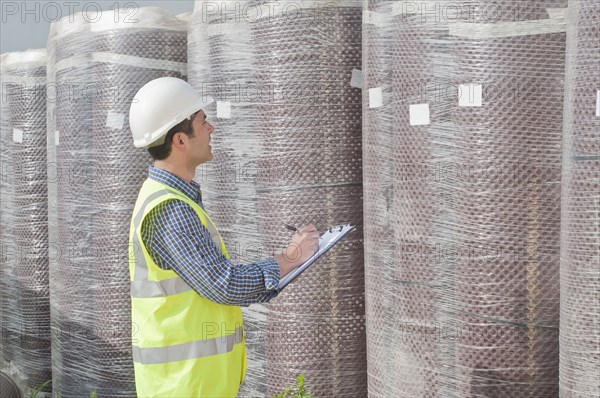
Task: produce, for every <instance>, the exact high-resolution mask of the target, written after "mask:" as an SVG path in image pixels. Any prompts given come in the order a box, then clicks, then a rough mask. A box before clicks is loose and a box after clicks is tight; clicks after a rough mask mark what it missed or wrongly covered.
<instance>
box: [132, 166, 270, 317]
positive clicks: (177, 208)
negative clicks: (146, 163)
mask: <svg viewBox="0 0 600 398" xmlns="http://www.w3.org/2000/svg"><path fill="white" fill-rule="evenodd" d="M148 177H149V178H150V179H152V180H154V181H157V182H160V183H162V184H165V185H168V186H169V187H171V188H174V189H176V190H178V191H180V192H181V193H183V194H184V195H186V196H188V197H190V198H191V199H192V200H193V201H194V202H196V203H198V204H199V205H200V206H202V208H204V206H203V205H202V196H201V194H200V185H199V184H198V183H196V182H195V181H191V182H190V183H187V182H186V181H184V180H182V179H181V178H179V177H177V176H175V175H173V174H171V173H169V172H168V171H165V170H161V169H157V168H155V167H153V166H150V168H149V171H148ZM142 240H143V242H144V245H145V246H146V248H147V249H148V252H149V253H150V256H152V259H153V260H154V262H155V263H156V264H157V265H158V266H160V267H161V268H162V269H171V270H173V271H175V272H176V273H177V274H178V275H179V276H180V277H181V278H182V279H183V280H184V281H185V282H187V283H188V284H189V285H190V287H192V288H193V289H194V290H195V291H196V292H197V293H198V294H199V295H200V296H202V297H206V298H208V299H209V300H212V301H214V302H216V303H219V304H226V305H237V306H248V305H250V304H252V303H263V302H267V301H269V300H271V299H273V298H274V297H276V296H277V294H278V293H279V290H278V285H279V265H278V264H277V262H276V261H275V259H273V258H271V259H268V260H264V261H258V262H256V263H253V264H249V265H235V264H233V263H231V262H230V261H229V260H228V259H226V258H225V256H223V254H222V253H221V249H220V248H219V247H217V245H216V244H215V243H214V241H213V240H212V238H211V237H210V234H209V232H208V230H207V229H206V228H205V227H204V225H202V223H201V222H200V219H199V218H198V215H197V214H196V212H195V211H194V209H192V207H191V206H190V205H188V204H187V203H185V202H183V201H181V200H168V201H166V202H163V203H161V204H159V205H158V206H156V207H155V208H154V209H152V210H151V211H150V213H149V214H148V215H147V216H146V218H145V219H144V222H143V224H142Z"/></svg>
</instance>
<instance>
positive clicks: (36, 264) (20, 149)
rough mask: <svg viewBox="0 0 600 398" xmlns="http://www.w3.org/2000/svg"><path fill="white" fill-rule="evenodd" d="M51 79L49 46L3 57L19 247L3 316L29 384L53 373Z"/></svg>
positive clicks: (11, 357) (9, 208) (6, 205)
mask: <svg viewBox="0 0 600 398" xmlns="http://www.w3.org/2000/svg"><path fill="white" fill-rule="evenodd" d="M45 83H46V50H29V51H26V52H22V53H10V54H8V55H6V56H5V58H4V59H3V65H2V84H3V85H4V90H5V92H4V93H3V94H5V97H3V99H2V100H3V101H6V103H7V106H8V108H9V109H8V111H9V114H8V115H4V114H3V115H2V116H3V117H5V116H7V117H8V120H7V121H6V122H7V123H8V126H7V127H8V131H6V132H5V134H7V135H8V137H6V136H5V137H4V138H9V137H10V138H12V140H11V141H12V142H10V141H9V140H8V139H6V141H5V142H3V144H6V145H7V146H8V148H7V149H8V151H9V152H10V153H9V156H7V157H6V158H5V159H3V160H4V161H5V162H6V163H3V166H6V167H7V169H6V173H7V174H11V179H12V184H11V187H10V188H9V190H8V191H7V192H6V193H8V194H9V197H8V200H7V201H6V202H4V201H3V212H5V213H6V212H9V213H10V218H9V219H7V220H6V221H7V222H9V220H10V222H11V227H9V230H10V233H12V234H14V235H12V236H11V237H10V238H9V239H10V240H11V242H10V244H9V245H7V247H9V246H12V247H10V250H9V251H10V254H9V252H6V254H7V255H9V256H10V257H11V258H10V259H9V260H8V261H9V262H10V264H6V268H4V267H3V268H4V269H3V270H2V273H3V278H2V279H3V282H4V283H5V284H6V286H4V288H5V289H6V290H5V289H3V295H5V298H7V300H6V301H5V300H2V301H3V304H4V305H6V306H5V307H4V308H3V310H2V314H3V315H2V316H3V318H4V320H3V325H5V326H6V328H5V331H6V333H8V336H7V338H8V339H9V343H8V345H3V352H5V355H6V357H5V358H4V360H5V365H6V366H8V368H6V367H5V368H3V369H2V370H4V371H8V372H11V371H12V372H15V374H14V377H15V380H17V381H19V382H21V383H22V384H23V388H24V389H25V390H26V391H27V389H32V388H35V387H37V386H38V385H40V384H43V383H45V382H47V381H49V380H51V378H52V373H51V364H50V299H49V275H48V272H49V271H48V269H49V267H48V229H47V225H48V207H47V203H48V199H47V174H46V135H45V131H46V86H45ZM3 221H4V219H3ZM5 225H6V224H3V227H2V229H4V227H5ZM7 232H8V231H7ZM7 243H9V242H7ZM11 301H12V303H11ZM10 345H12V347H9V346H10ZM11 368H12V369H11ZM48 388H49V387H48Z"/></svg>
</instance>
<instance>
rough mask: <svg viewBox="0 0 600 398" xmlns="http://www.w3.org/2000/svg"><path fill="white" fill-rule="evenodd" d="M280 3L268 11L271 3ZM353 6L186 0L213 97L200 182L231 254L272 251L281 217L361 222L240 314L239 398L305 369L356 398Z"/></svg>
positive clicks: (358, 173)
mask: <svg viewBox="0 0 600 398" xmlns="http://www.w3.org/2000/svg"><path fill="white" fill-rule="evenodd" d="M278 7H279V8H278ZM360 21H361V9H360V4H359V2H355V1H334V2H331V1H328V2H325V1H323V2H321V1H318V2H314V3H311V4H310V6H309V5H304V4H299V3H294V8H293V9H292V8H290V7H289V6H288V7H285V5H282V4H275V3H264V2H257V1H246V2H234V1H231V2H221V3H219V5H217V4H215V3H214V2H207V1H198V2H196V7H195V13H194V17H193V18H192V21H191V25H190V48H189V54H190V56H189V60H190V64H189V69H190V82H191V83H192V84H193V85H194V86H195V87H196V88H197V89H198V90H202V91H203V92H204V93H206V94H210V95H212V96H213V97H215V98H216V100H217V101H219V103H218V104H217V115H218V116H219V118H218V119H217V120H216V121H215V127H216V131H215V133H214V134H213V142H214V148H215V149H214V152H215V159H214V160H213V162H212V165H208V166H206V167H202V168H201V169H200V173H201V174H199V175H198V177H199V178H200V180H201V183H202V186H203V198H204V201H205V204H206V208H207V209H208V211H209V212H210V213H211V216H213V217H214V218H213V219H214V220H215V222H216V223H217V225H218V227H219V229H220V231H221V233H222V234H223V235H224V238H225V242H226V244H227V245H228V247H230V249H232V250H230V251H231V252H232V254H233V255H234V259H235V260H236V261H237V262H248V261H255V260H258V259H261V258H262V259H264V258H266V257H269V256H272V255H273V253H274V251H276V250H280V249H281V248H283V247H284V246H285V244H287V242H288V241H289V239H290V235H289V232H288V231H287V230H286V229H285V228H284V224H292V225H303V224H308V223H309V222H313V223H315V224H316V226H317V227H318V228H319V229H320V230H321V231H323V230H324V229H325V228H326V227H329V226H331V225H334V224H339V223H346V222H351V223H353V224H355V225H357V226H358V227H359V229H358V230H357V231H356V232H354V233H353V235H351V236H349V237H348V238H347V239H346V241H345V242H344V243H343V244H341V245H340V248H339V249H336V250H334V251H332V252H331V253H330V254H328V257H326V258H324V259H323V260H321V261H320V262H319V263H318V265H316V266H315V267H314V268H313V269H311V270H310V271H308V272H307V273H306V274H305V276H304V277H303V279H302V281H301V282H298V284H297V285H292V286H289V287H288V288H286V289H285V290H284V291H283V292H282V293H281V294H280V296H279V297H278V298H277V299H275V300H274V301H273V302H271V303H270V304H268V305H266V306H251V307H250V308H249V309H247V310H245V312H244V316H245V326H246V329H247V332H249V333H247V334H246V342H247V345H248V372H247V378H246V382H245V383H244V385H243V386H242V388H241V393H240V396H248V397H250V396H252V397H254V396H265V395H273V394H274V393H277V392H280V391H282V390H283V389H284V388H285V387H286V386H288V385H291V384H293V383H294V379H295V378H296V376H297V375H299V374H300V373H305V376H306V383H307V386H308V387H309V389H310V390H311V391H312V392H313V393H314V394H315V396H332V397H336V396H339V397H342V396H343V397H347V396H356V397H363V396H365V395H366V366H365V365H366V358H365V340H364V339H365V334H364V305H363V300H364V296H363V295H364V290H363V289H364V288H363V270H362V255H363V252H362V211H361V210H362V195H361V193H362V186H361V181H362V169H361V143H360V127H361V117H360V107H361V105H360V104H361V101H360V92H359V90H357V89H356V88H353V87H351V86H350V80H351V79H350V78H351V75H352V69H353V68H358V67H359V65H360V59H361V32H360Z"/></svg>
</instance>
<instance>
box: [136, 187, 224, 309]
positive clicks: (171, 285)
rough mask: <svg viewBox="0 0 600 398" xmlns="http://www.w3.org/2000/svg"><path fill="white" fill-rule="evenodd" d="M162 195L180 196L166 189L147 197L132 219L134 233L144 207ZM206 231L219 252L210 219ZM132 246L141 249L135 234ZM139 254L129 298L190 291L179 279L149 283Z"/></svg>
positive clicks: (143, 259)
mask: <svg viewBox="0 0 600 398" xmlns="http://www.w3.org/2000/svg"><path fill="white" fill-rule="evenodd" d="M164 195H176V196H180V197H181V195H178V194H177V193H175V192H172V191H169V190H167V189H161V190H160V191H157V192H154V193H153V194H152V195H150V196H148V197H147V198H146V200H145V201H144V203H142V205H141V207H140V210H139V211H138V212H137V214H136V215H135V216H134V217H133V227H134V231H137V229H138V227H139V226H140V224H141V222H142V221H143V218H144V212H145V211H146V207H148V205H149V204H150V203H152V202H153V201H154V200H156V199H158V198H160V197H161V196H164ZM206 227H207V229H208V232H209V234H210V236H211V238H212V240H213V242H215V244H216V245H217V247H218V248H219V250H221V238H220V235H219V232H218V231H217V229H216V228H215V226H214V225H213V223H212V221H211V220H210V219H207V226H206ZM133 244H134V245H135V246H136V247H137V248H140V249H141V247H142V242H141V241H140V238H139V236H138V234H137V233H134V234H133ZM139 252H140V253H138V254H137V255H135V256H134V257H135V272H134V274H133V279H134V280H133V281H132V282H131V297H134V298H152V297H164V296H170V295H174V294H179V293H184V292H187V291H190V290H192V288H191V287H190V285H188V284H187V283H186V282H185V281H184V280H183V279H181V278H180V277H176V278H172V279H167V280H162V281H149V280H148V263H147V262H146V257H145V256H144V253H142V252H141V250H139Z"/></svg>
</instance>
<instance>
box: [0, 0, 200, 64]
mask: <svg viewBox="0 0 600 398" xmlns="http://www.w3.org/2000/svg"><path fill="white" fill-rule="evenodd" d="M145 6H158V7H161V8H164V9H165V10H167V11H169V12H171V13H172V14H180V13H184V12H189V11H192V10H193V8H194V0H134V1H129V0H57V1H48V0H43V1H42V0H29V1H23V0H0V52H1V53H5V52H12V51H25V50H28V49H34V48H45V47H46V42H47V39H48V31H49V29H50V23H51V22H52V21H56V20H58V19H60V17H61V16H62V17H64V16H67V15H69V14H70V13H72V12H73V11H75V12H81V11H85V12H86V13H87V15H88V16H89V17H90V19H94V18H95V15H98V14H97V13H98V12H103V11H104V12H113V11H111V10H114V9H115V8H128V9H131V10H134V9H135V8H137V7H145Z"/></svg>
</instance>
